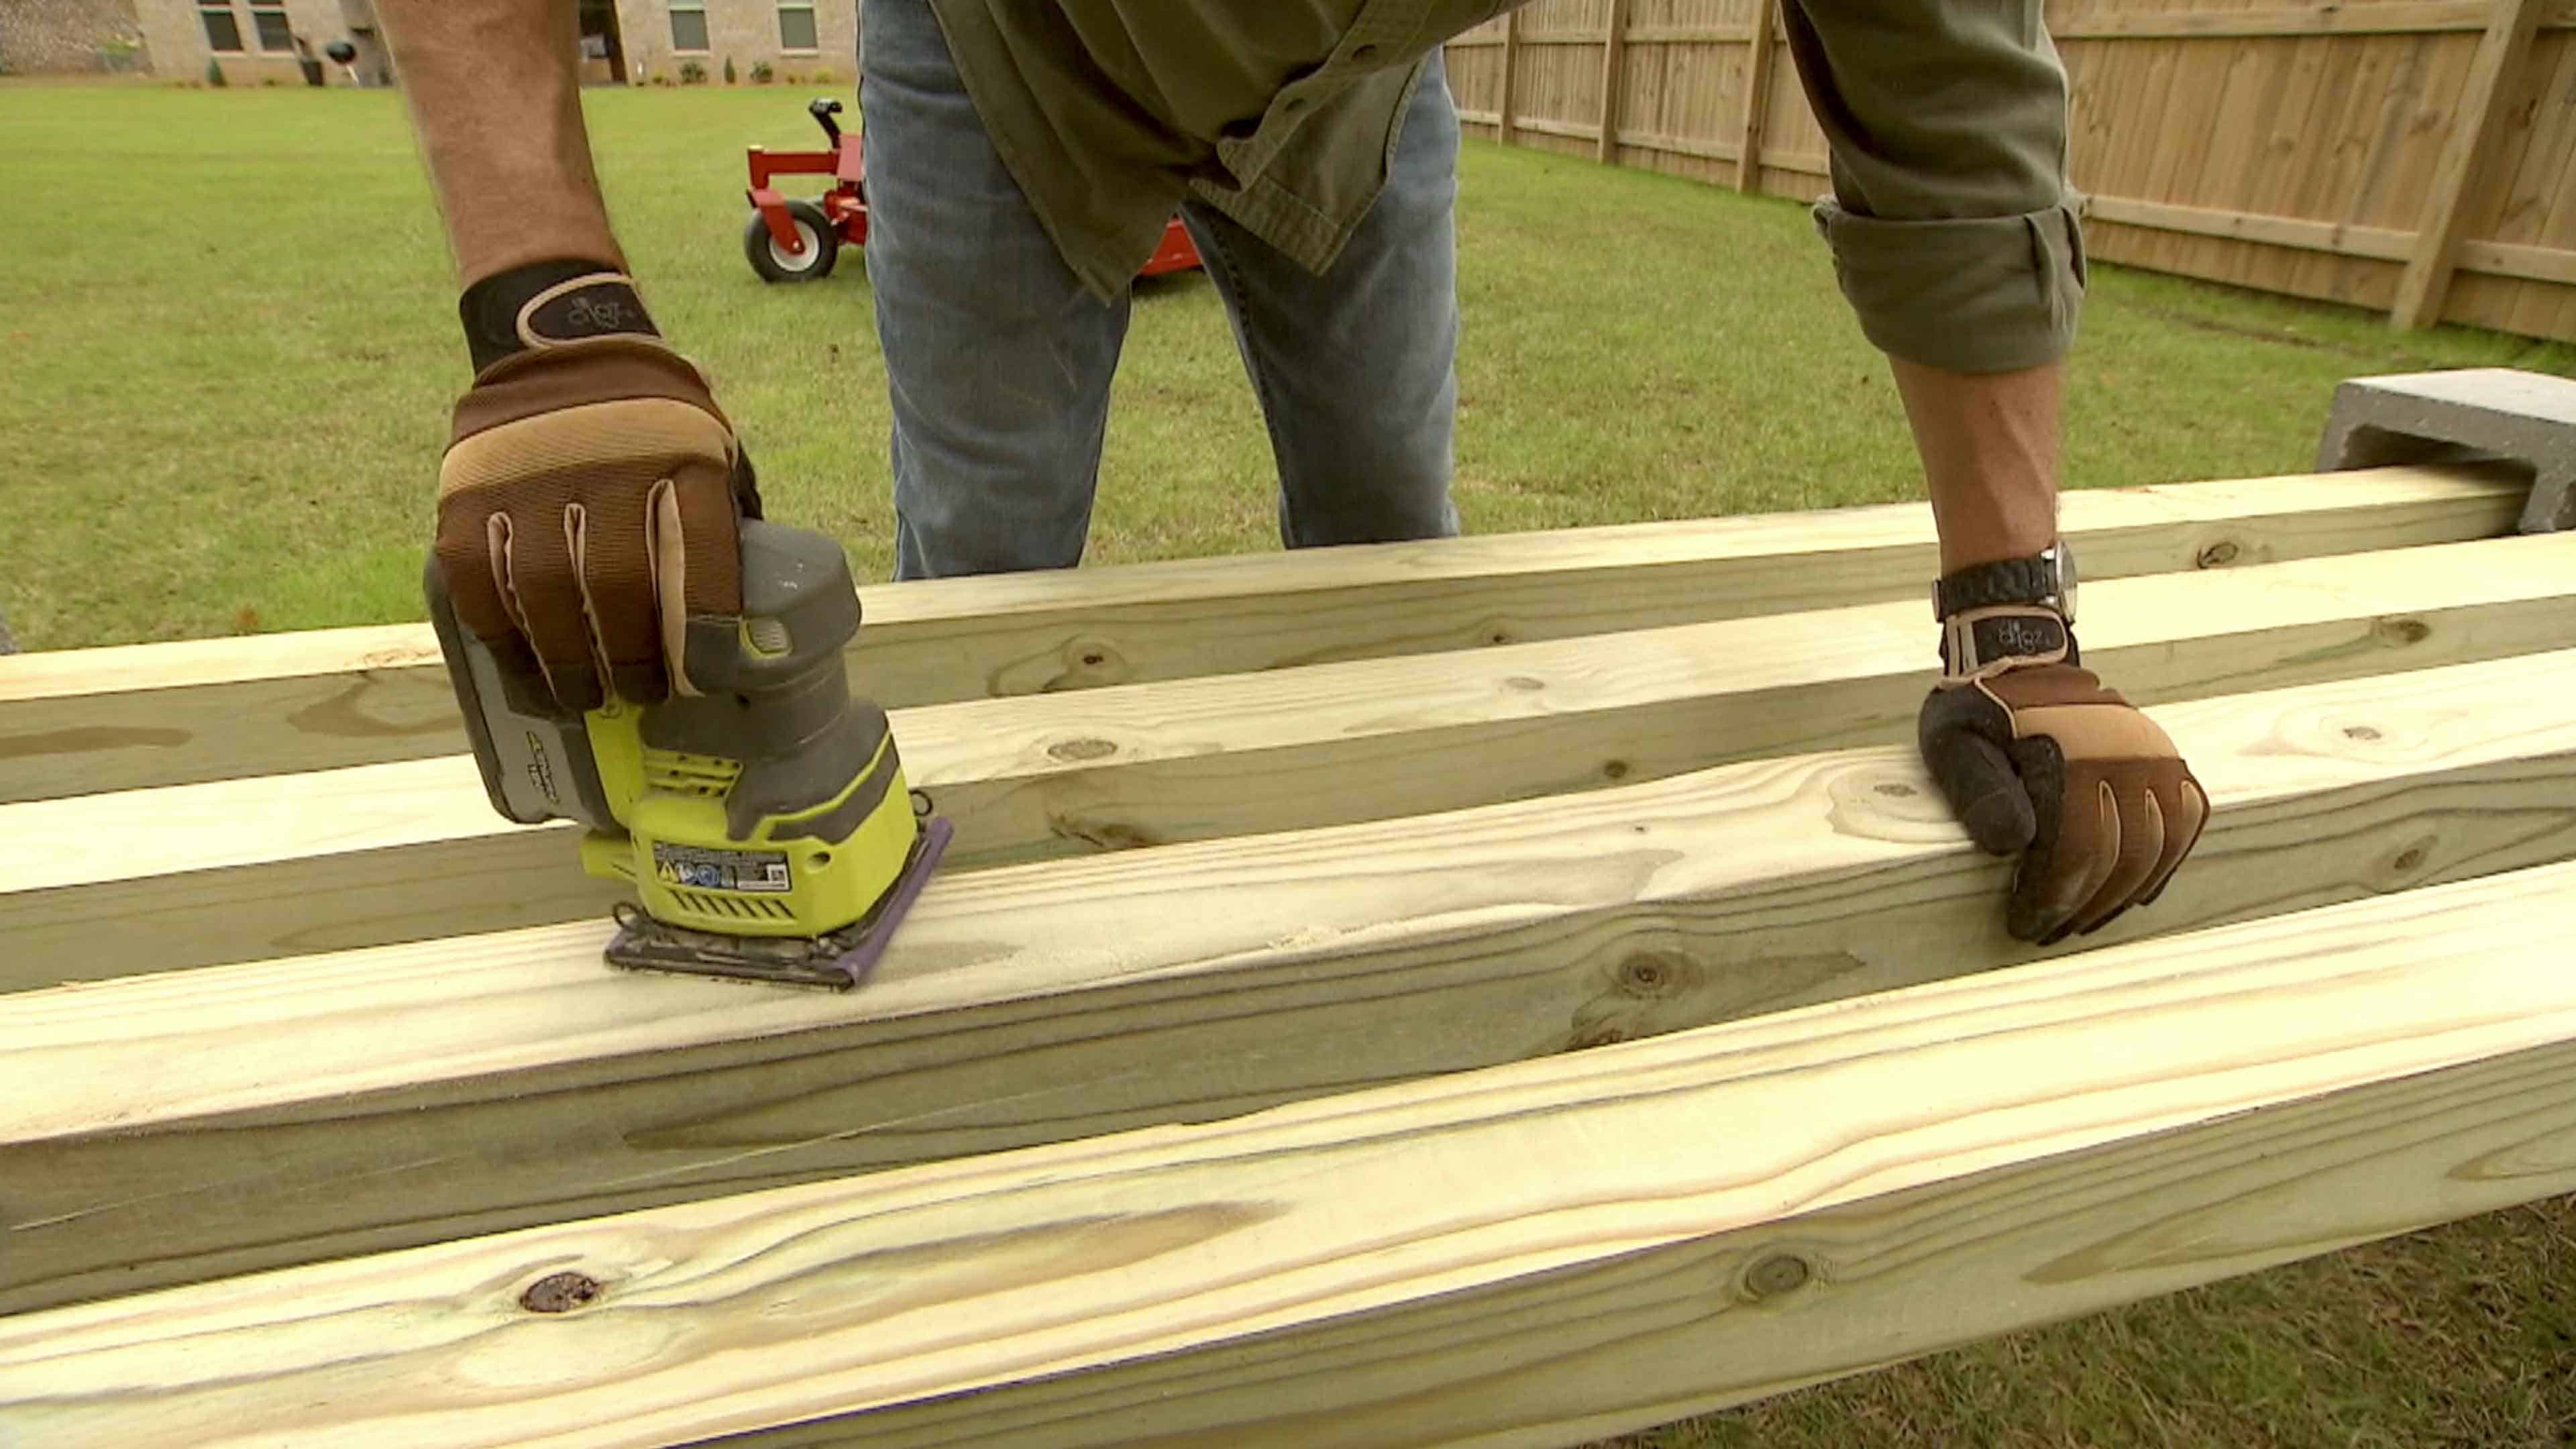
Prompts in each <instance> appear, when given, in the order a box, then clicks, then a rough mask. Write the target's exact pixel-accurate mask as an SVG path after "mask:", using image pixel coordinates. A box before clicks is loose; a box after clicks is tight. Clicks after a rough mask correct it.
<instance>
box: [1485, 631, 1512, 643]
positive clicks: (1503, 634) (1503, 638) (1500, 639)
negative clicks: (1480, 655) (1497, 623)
mask: <svg viewBox="0 0 2576 1449" xmlns="http://www.w3.org/2000/svg"><path fill="white" fill-rule="evenodd" d="M1485 642H1486V643H1488V644H1509V643H1510V642H1512V631H1511V630H1509V629H1487V630H1486V631H1485Z"/></svg>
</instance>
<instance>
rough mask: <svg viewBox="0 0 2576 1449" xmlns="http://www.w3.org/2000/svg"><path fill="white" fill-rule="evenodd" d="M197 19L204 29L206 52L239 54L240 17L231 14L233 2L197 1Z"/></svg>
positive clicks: (224, 0) (240, 37)
mask: <svg viewBox="0 0 2576 1449" xmlns="http://www.w3.org/2000/svg"><path fill="white" fill-rule="evenodd" d="M197 19H198V21H199V22H200V23H202V24H203V25H204V26H205V27H206V48H207V49H208V50H216V51H222V52H224V53H225V54H227V55H239V54H241V48H242V36H241V17H239V16H237V15H235V14H233V0H197Z"/></svg>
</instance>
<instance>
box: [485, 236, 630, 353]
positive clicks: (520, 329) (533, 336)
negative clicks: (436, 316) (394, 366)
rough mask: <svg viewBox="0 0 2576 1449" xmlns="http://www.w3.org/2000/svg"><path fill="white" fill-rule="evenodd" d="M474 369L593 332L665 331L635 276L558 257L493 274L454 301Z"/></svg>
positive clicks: (604, 265)
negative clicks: (656, 322)
mask: <svg viewBox="0 0 2576 1449" xmlns="http://www.w3.org/2000/svg"><path fill="white" fill-rule="evenodd" d="M456 312H457V318H458V320H459V321H461V322H462V323H463V324H464V326H465V346H466V350H467V352H468V353H469V354H470V355H471V356H472V358H473V363H474V371H475V373H476V374H477V375H478V376H479V375H480V374H481V373H482V372H483V371H484V369H486V368H488V367H490V366H491V365H492V364H493V363H496V362H499V361H500V360H501V359H503V358H505V357H510V356H513V355H515V354H517V353H521V352H527V351H531V350H533V349H536V348H542V347H557V346H561V345H563V344H565V343H567V342H579V341H583V340H585V339H587V338H592V337H619V336H624V337H652V338H657V339H658V338H659V337H660V336H661V335H662V334H661V333H660V332H658V331H656V330H654V327H653V319H652V317H651V316H650V315H648V314H647V313H646V312H645V310H644V299H643V298H642V297H641V296H639V295H638V294H637V293H636V291H635V282H634V279H633V278H631V277H629V276H627V275H626V274H625V273H624V272H623V271H621V270H619V269H618V268H617V267H614V266H611V265H609V264H608V263H606V262H601V261H595V260H591V259H589V258H584V257H558V258H554V259H552V260H549V261H542V262H530V263H528V264H527V265H525V266H519V267H512V268H511V269H509V270H508V271H506V272H496V273H494V274H493V275H491V276H488V277H485V278H484V279H483V280H481V281H479V282H476V283H475V284H474V285H473V286H470V287H468V288H466V289H465V294H464V295H463V296H462V297H460V298H458V299H457V303H456Z"/></svg>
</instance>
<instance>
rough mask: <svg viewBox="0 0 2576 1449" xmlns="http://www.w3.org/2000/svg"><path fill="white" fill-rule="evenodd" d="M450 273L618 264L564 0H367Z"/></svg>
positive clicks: (573, 26)
mask: <svg viewBox="0 0 2576 1449" xmlns="http://www.w3.org/2000/svg"><path fill="white" fill-rule="evenodd" d="M376 9H377V11H378V13H379V14H380V15H381V16H382V17H383V19H384V23H385V28H386V38H387V40H388V41H389V42H390V44H391V46H392V49H393V52H394V64H395V67H396V69H397V70H398V71H399V73H400V74H401V76H402V85H403V90H404V92H405V93H406V94H407V95H408V96H409V98H410V105H411V113H412V125H413V128H414V130H415V131H416V133H417V134H418V135H419V137H420V147H421V154H422V158H423V159H424V160H425V161H426V162H427V164H428V167H429V174H430V181H431V184H432V185H433V186H435V187H436V188H437V191H438V204H439V210H440V212H441V213H442V214H443V215H445V217H446V218H447V236H448V242H449V244H450V245H451V246H452V247H453V248H454V250H455V253H456V268H457V282H458V284H459V285H460V286H466V285H471V284H472V283H475V282H478V281H480V280H482V279H483V278H485V277H488V276H491V275H492V274H494V273H496V272H501V271H506V270H508V269H509V268H511V267H515V266H520V265H523V264H525V263H528V262H533V261H540V260H544V259H547V258H554V257H581V258H585V259H588V260H592V261H599V262H605V263H607V264H609V266H611V267H612V268H614V269H616V270H619V271H623V270H624V269H625V266H626V260H625V256H624V254H623V253H621V252H620V251H619V250H618V247H617V240H616V238H615V237H614V236H613V235H611V233H610V231H609V227H608V208H607V206H606V205H605V204H604V203H603V202H602V201H601V200H600V197H599V179H598V176H597V174H596V173H595V172H594V171H593V170H592V169H591V159H590V137H589V134H588V132H587V131H586V130H584V128H583V126H582V119H581V90H580V85H579V82H578V80H577V77H576V71H575V69H574V57H575V52H576V48H577V37H578V33H579V28H580V25H579V20H578V10H577V8H576V5H575V0H377V6H376Z"/></svg>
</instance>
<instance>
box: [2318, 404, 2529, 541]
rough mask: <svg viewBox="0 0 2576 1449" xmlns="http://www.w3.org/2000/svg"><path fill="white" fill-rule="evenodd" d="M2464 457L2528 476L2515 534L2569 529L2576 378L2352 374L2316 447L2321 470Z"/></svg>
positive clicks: (2329, 415)
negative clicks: (2509, 463)
mask: <svg viewBox="0 0 2576 1449" xmlns="http://www.w3.org/2000/svg"><path fill="white" fill-rule="evenodd" d="M2466 458H2507V459H2511V460H2513V461H2514V462H2517V463H2521V464H2523V465H2525V466H2526V467H2529V468H2530V469H2531V470H2532V482H2531V500H2530V501H2529V502H2528V503H2526V504H2525V505H2523V510H2522V523H2521V531H2522V532H2524V533H2555V532H2558V531H2560V530H2562V529H2570V528H2576V378H2564V377H2552V376H2550V375H2548V374H2546V373H2538V372H2523V371H2520V370H2518V369H2516V368H2510V367H2464V368H2458V369H2454V370H2451V371H2447V372H2409V373H2400V374H2395V375H2392V376H2388V377H2356V378H2351V379H2348V380H2346V381H2345V382H2344V383H2343V385H2342V386H2340V387H2338V388H2336V389H2335V398H2334V410H2333V411H2332V412H2331V413H2330V414H2328V416H2327V420H2326V431H2325V438H2324V440H2323V441H2322V442H2320V443H2319V444H2318V446H2317V468H2318V470H2319V471H2320V472H2331V471H2334V470H2336V469H2341V468H2376V467H2385V466H2387V465H2389V464H2393V463H2429V462H2438V461H2442V460H2445V459H2466Z"/></svg>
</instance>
